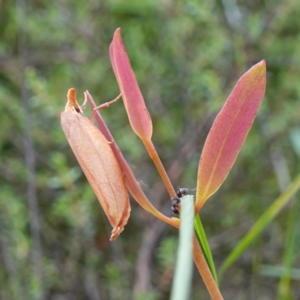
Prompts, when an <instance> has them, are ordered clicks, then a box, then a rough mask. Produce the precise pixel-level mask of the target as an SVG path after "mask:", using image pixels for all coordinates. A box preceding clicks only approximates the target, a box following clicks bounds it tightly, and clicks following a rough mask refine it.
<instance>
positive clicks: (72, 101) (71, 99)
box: [65, 88, 83, 113]
mask: <svg viewBox="0 0 300 300" xmlns="http://www.w3.org/2000/svg"><path fill="white" fill-rule="evenodd" d="M67 98H68V102H67V104H66V107H65V111H75V112H77V113H83V111H82V108H81V106H80V105H79V104H78V102H77V101H76V90H75V89H74V88H70V89H69V91H68V95H67Z"/></svg>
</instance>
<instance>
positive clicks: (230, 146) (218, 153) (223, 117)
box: [196, 60, 266, 211]
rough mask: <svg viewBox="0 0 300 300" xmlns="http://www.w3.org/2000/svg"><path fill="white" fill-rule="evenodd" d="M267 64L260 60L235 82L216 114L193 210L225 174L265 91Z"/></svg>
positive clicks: (214, 189)
mask: <svg viewBox="0 0 300 300" xmlns="http://www.w3.org/2000/svg"><path fill="white" fill-rule="evenodd" d="M265 86H266V64H265V61H264V60H263V61H261V62H259V63H258V64H256V65H254V66H253V67H252V68H251V69H250V70H249V71H247V72H246V73H245V74H244V75H243V76H242V77H241V78H240V79H239V81H238V82H237V84H236V86H235V87H234V89H233V91H232V93H231V94H230V96H229V97H228V99H227V101H226V102H225V105H224V106H223V108H222V110H221V111H220V113H219V114H218V115H217V117H216V119H215V121H214V124H213V126H212V128H211V130H210V132H209V134H208V137H207V139H206V142H205V145H204V148H203V151H202V155H201V158H200V163H199V168H198V179H197V192H196V211H199V209H200V208H201V207H202V206H203V204H204V203H205V201H206V200H207V199H208V198H209V197H210V196H211V195H212V194H214V193H215V192H216V191H217V190H218V188H219V187H220V185H221V184H222V183H223V181H224V180H225V178H226V177H227V175H228V173H229V171H230V169H231V167H232V165H233V164H234V162H235V160H236V157H237V155H238V153H239V151H240V149H241V147H242V145H243V143H244V141H245V139H246V136H247V134H248V131H249V130H250V128H251V126H252V123H253V121H254V118H255V116H256V114H257V111H258V108H259V106H260V104H261V101H262V99H263V97H264V94H265Z"/></svg>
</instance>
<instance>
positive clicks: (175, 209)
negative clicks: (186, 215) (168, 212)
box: [171, 188, 190, 215]
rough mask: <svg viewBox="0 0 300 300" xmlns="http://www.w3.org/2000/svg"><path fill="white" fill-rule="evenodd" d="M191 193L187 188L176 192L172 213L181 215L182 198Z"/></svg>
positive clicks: (173, 198)
mask: <svg viewBox="0 0 300 300" xmlns="http://www.w3.org/2000/svg"><path fill="white" fill-rule="evenodd" d="M189 191H190V189H187V188H179V189H178V190H177V192H176V196H177V197H176V196H173V197H172V198H171V200H172V208H171V209H172V212H173V214H176V215H179V210H178V208H179V205H180V202H181V198H182V197H183V196H185V195H187V193H188V192H189Z"/></svg>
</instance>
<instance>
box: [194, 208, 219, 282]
mask: <svg viewBox="0 0 300 300" xmlns="http://www.w3.org/2000/svg"><path fill="white" fill-rule="evenodd" d="M194 227H195V232H196V236H197V239H198V242H199V244H200V247H201V249H202V252H203V255H204V257H205V259H206V262H207V265H208V267H209V269H210V271H211V273H212V275H213V277H214V279H215V282H216V283H217V284H218V275H217V272H216V268H215V264H214V260H213V257H212V254H211V251H210V247H209V243H208V240H207V237H206V234H205V231H204V228H203V225H202V222H201V219H200V216H199V215H198V214H197V215H196V217H195V220H194Z"/></svg>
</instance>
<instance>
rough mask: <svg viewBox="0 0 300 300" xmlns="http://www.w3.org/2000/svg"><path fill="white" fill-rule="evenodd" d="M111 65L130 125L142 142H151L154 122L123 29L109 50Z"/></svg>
mask: <svg viewBox="0 0 300 300" xmlns="http://www.w3.org/2000/svg"><path fill="white" fill-rule="evenodd" d="M109 55H110V60H111V64H112V67H113V70H114V73H115V76H116V78H117V81H118V84H119V88H120V90H121V93H122V98H123V100H124V105H125V109H126V111H127V115H128V118H129V122H130V125H131V127H132V129H133V130H134V132H135V133H136V134H137V135H138V136H139V137H140V138H141V139H142V140H150V139H151V136H152V121H151V117H150V114H149V112H148V110H147V108H146V105H145V102H144V98H143V95H142V93H141V91H140V88H139V86H138V83H137V80H136V77H135V75H134V72H133V70H132V68H131V64H130V61H129V58H128V55H127V53H126V49H125V47H124V44H123V41H122V37H121V29H120V28H118V29H117V30H116V31H115V33H114V37H113V41H112V43H111V45H110V48H109Z"/></svg>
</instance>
